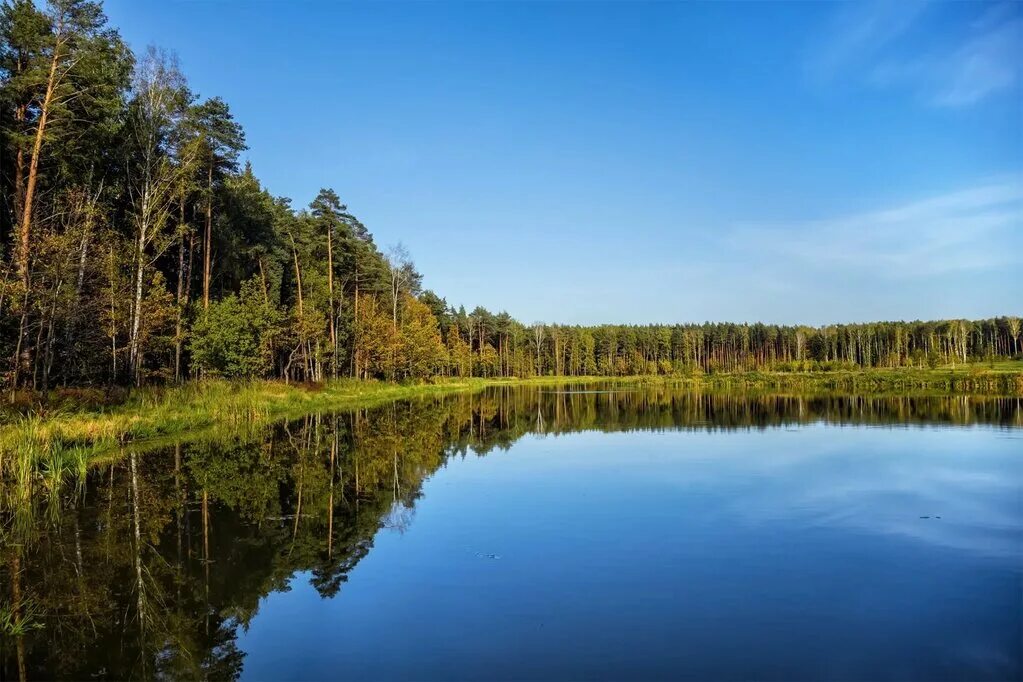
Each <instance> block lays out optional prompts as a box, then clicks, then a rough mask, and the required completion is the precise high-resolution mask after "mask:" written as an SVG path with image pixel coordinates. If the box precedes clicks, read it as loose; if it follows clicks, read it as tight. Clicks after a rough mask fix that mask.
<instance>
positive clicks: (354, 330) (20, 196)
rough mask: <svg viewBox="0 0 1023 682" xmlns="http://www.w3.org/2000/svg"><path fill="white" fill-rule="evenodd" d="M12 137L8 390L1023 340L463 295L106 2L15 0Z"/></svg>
mask: <svg viewBox="0 0 1023 682" xmlns="http://www.w3.org/2000/svg"><path fill="white" fill-rule="evenodd" d="M0 145H2V148H3V154H2V155H0V249H2V252H0V367H2V368H3V370H4V371H3V375H2V376H3V384H4V385H5V386H6V387H7V388H8V389H9V390H8V395H12V394H14V393H15V392H16V391H17V390H19V389H29V390H37V391H43V392H46V391H49V390H50V389H53V388H54V387H74V386H91V387H95V386H133V387H139V386H143V385H168V384H173V383H180V382H183V381H186V380H196V379H208V378H216V377H224V378H234V379H257V378H262V379H271V378H277V379H285V380H289V381H298V382H323V381H327V380H330V379H337V378H342V377H353V378H359V379H382V380H388V381H404V380H409V379H417V380H421V379H428V378H434V377H449V378H459V379H466V378H471V377H482V378H494V377H512V376H514V377H532V376H549V375H561V376H590V375H602V376H612V377H622V376H629V375H636V374H642V375H659V376H670V377H676V378H691V379H695V378H698V377H701V376H704V375H718V374H721V373H728V374H735V373H750V372H756V373H757V375H756V376H752V375H751V378H750V381H752V382H754V383H756V384H765V385H766V384H769V383H771V382H776V381H777V380H776V379H774V378H773V375H772V376H761V375H762V374H763V373H764V372H771V373H773V372H809V371H824V372H837V373H842V372H850V371H853V370H857V369H860V368H887V369H900V368H918V369H936V368H938V367H941V366H944V365H949V366H952V365H954V366H956V367H959V366H961V365H964V364H967V363H970V362H978V361H980V362H985V363H987V364H988V365H991V364H994V363H996V362H997V361H998V360H999V359H1002V358H1009V357H1014V356H1019V355H1020V353H1021V351H1023V347H1021V337H1020V320H1019V318H1017V317H1013V316H1004V317H998V318H992V319H986V320H960V319H955V320H939V321H933V322H877V323H868V324H849V325H842V324H836V325H825V326H818V327H811V326H804V325H788V326H785V325H773V324H760V323H757V324H728V323H704V324H676V325H646V326H631V325H598V326H574V325H560V324H555V323H542V322H537V323H532V324H526V323H523V322H520V321H517V320H515V319H513V318H512V317H511V316H510V315H509V314H507V313H505V312H492V311H488V310H485V309H483V308H481V307H476V308H474V309H471V310H470V311H467V309H466V308H465V307H463V306H461V305H457V306H456V305H451V304H449V303H448V302H447V301H446V300H445V299H443V298H442V297H441V296H440V295H438V294H436V293H434V292H432V291H429V290H426V289H424V288H423V277H422V275H421V274H420V273H419V272H418V271H417V270H416V267H415V265H414V263H413V261H412V259H411V257H410V256H409V254H408V253H407V251H406V250H405V249H404V248H402V247H400V246H394V247H391V248H389V249H381V248H380V247H378V245H377V244H376V243H375V242H374V239H373V236H372V234H371V232H370V230H369V229H368V228H367V227H366V226H365V225H364V224H363V223H362V222H361V221H360V220H359V219H358V218H357V217H356V215H355V213H354V212H353V211H352V210H349V208H348V207H347V206H346V204H345V203H344V202H343V201H342V199H341V197H340V195H339V194H338V193H337V192H335V191H334V190H333V189H330V188H327V187H325V188H324V189H322V190H321V191H320V192H319V193H318V195H317V196H316V197H315V199H314V200H313V201H312V202H311V203H310V204H309V205H308V206H305V207H299V206H295V205H293V204H292V202H291V200H289V199H287V198H285V197H279V196H275V195H274V194H273V193H272V192H271V190H270V189H268V188H266V187H265V186H263V184H262V183H261V182H260V180H259V179H258V177H257V175H256V172H255V169H253V168H252V167H251V165H249V164H247V163H242V162H241V155H242V154H243V152H244V151H245V148H246V142H245V133H244V129H243V127H242V125H241V123H240V122H238V121H236V120H235V119H234V117H233V115H232V113H231V110H230V107H229V105H228V103H227V102H225V101H223V100H222V99H220V98H218V97H216V96H212V97H208V98H201V97H199V96H198V95H197V94H196V93H195V92H194V91H192V90H191V89H190V88H189V86H188V83H187V80H186V78H185V76H184V74H183V73H182V72H181V71H180V69H179V68H178V66H177V63H176V61H175V59H174V57H173V55H172V54H170V53H168V52H166V51H163V50H161V49H156V48H150V49H147V50H145V51H143V52H140V53H138V54H133V53H132V51H131V50H129V48H128V47H127V46H126V45H125V44H124V42H123V40H122V39H121V37H120V36H119V34H118V33H117V31H116V29H114V28H113V27H111V26H109V25H108V24H107V21H106V18H105V17H104V15H103V13H102V7H101V6H100V4H99V3H96V2H89V1H85V0H50V1H49V2H47V3H45V5H42V4H40V5H38V6H37V4H36V3H33V2H32V1H31V0H7V1H5V2H4V3H3V5H2V9H0ZM409 229H414V226H409ZM666 285H670V282H669V283H666ZM1007 312H1009V311H1007ZM847 381H849V380H848V379H842V382H843V383H845V382H847Z"/></svg>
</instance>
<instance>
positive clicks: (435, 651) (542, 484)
mask: <svg viewBox="0 0 1023 682" xmlns="http://www.w3.org/2000/svg"><path fill="white" fill-rule="evenodd" d="M1021 426H1023V405H1021V402H1020V401H1019V400H1017V399H990V398H975V397H974V398H964V397H957V398H920V399H905V398H902V399H883V398H853V397H844V398H836V397H831V398H821V399H808V398H794V397H782V396H763V397H754V398H748V397H741V396H727V395H725V396H722V395H694V394H691V393H682V392H673V391H671V390H670V389H656V390H639V391H618V392H610V393H607V392H604V393H601V392H592V387H591V388H590V391H589V392H580V393H572V392H566V391H539V390H536V389H516V390H512V389H502V390H494V391H491V392H488V393H485V394H482V395H475V396H468V395H461V396H454V397H451V398H447V399H438V400H425V401H421V402H414V403H396V404H393V405H387V406H384V407H380V408H376V409H372V410H367V411H358V412H346V413H340V414H322V415H311V416H309V417H308V418H305V419H302V420H299V421H295V422H290V423H287V424H280V425H276V426H273V427H268V428H265V429H258V430H255V431H250V432H246V433H240V434H239V433H217V434H204V435H203V437H202V438H201V439H200V440H199V441H196V442H192V443H183V444H180V445H171V446H168V447H165V448H163V449H156V450H149V451H131V450H126V451H125V453H124V456H123V458H121V459H119V460H118V461H117V462H116V463H114V464H112V465H107V466H103V467H99V468H97V469H96V470H94V471H93V472H92V473H91V474H90V475H89V479H88V481H87V483H86V484H85V485H84V486H81V487H79V488H77V489H70V490H66V491H64V492H63V493H62V494H59V495H49V496H47V495H44V494H42V493H41V494H40V495H39V496H37V503H36V505H35V507H34V508H32V509H19V510H17V512H12V511H11V510H7V511H6V512H4V516H3V535H2V536H0V540H2V542H3V548H2V550H0V551H2V557H0V558H2V560H3V564H2V567H0V590H2V591H0V608H3V609H5V610H6V612H7V613H10V611H11V609H12V608H13V609H17V610H18V611H19V612H20V613H21V614H23V618H24V620H25V622H27V623H29V624H30V625H31V628H30V629H28V631H27V632H26V633H25V634H24V635H23V636H20V637H14V636H10V635H9V634H8V635H5V637H4V641H3V652H2V656H0V665H2V668H0V672H2V673H3V679H18V678H19V677H20V676H22V675H24V676H26V677H27V678H30V679H36V678H54V677H56V678H76V679H104V678H129V677H130V678H150V677H170V678H175V679H177V678H198V677H206V678H212V679H221V678H232V677H241V678H246V679H253V680H263V679H288V678H291V679H310V678H330V679H343V678H352V679H417V680H420V679H425V680H429V679H516V680H517V679H612V680H621V679H668V678H671V679H678V678H688V679H700V680H743V679H754V678H755V679H766V680H797V679H814V680H817V679H830V680H864V679H871V680H887V679H890V680H941V679H968V680H1017V679H1020V677H1021V675H1023V607H1021V603H1023V602H1021V599H1023V428H1021Z"/></svg>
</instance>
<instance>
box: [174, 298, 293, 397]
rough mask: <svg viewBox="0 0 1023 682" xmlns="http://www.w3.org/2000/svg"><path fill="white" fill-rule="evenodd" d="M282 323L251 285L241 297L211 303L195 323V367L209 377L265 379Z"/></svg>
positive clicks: (193, 341)
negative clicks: (263, 377)
mask: <svg viewBox="0 0 1023 682" xmlns="http://www.w3.org/2000/svg"><path fill="white" fill-rule="evenodd" d="M280 320H281V313H280V311H279V310H277V309H276V308H275V307H273V306H272V305H270V304H269V303H268V302H266V301H264V299H263V294H262V292H261V291H259V290H258V289H256V288H255V283H254V282H247V283H246V284H245V285H243V286H242V292H241V295H240V296H235V295H234V294H231V295H230V296H228V297H227V298H225V299H223V300H221V301H218V302H216V303H211V304H210V307H209V308H207V309H206V310H204V311H203V312H202V313H201V314H200V315H199V319H197V320H196V321H195V324H194V325H193V326H192V337H191V341H190V343H189V349H190V350H191V353H192V362H193V364H194V366H195V367H196V368H197V369H198V370H199V371H200V372H203V373H205V374H206V375H207V376H216V377H228V378H252V377H261V376H264V375H265V374H267V372H268V370H269V369H270V367H271V365H272V362H273V345H274V339H275V338H276V335H277V333H278V332H279V330H280Z"/></svg>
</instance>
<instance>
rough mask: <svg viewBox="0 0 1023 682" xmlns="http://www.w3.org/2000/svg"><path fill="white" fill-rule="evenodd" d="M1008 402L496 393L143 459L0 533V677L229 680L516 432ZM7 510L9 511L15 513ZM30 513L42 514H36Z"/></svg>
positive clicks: (277, 429) (753, 425) (1006, 409)
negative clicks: (269, 628)
mask: <svg viewBox="0 0 1023 682" xmlns="http://www.w3.org/2000/svg"><path fill="white" fill-rule="evenodd" d="M1020 408H1021V405H1020V399H1017V398H1011V399H998V398H982V397H976V396H955V397H922V398H921V397H893V398H883V397H850V396H816V397H813V396H799V395H791V396H787V395H763V396H748V395H747V396H736V395H722V394H701V393H681V392H678V391H675V390H672V389H671V388H670V387H655V388H649V389H641V390H619V391H609V392H577V391H572V390H558V391H549V390H541V389H537V388H497V389H492V390H488V391H485V392H483V393H478V394H465V395H457V396H453V397H449V398H446V399H423V400H419V401H414V402H402V403H394V404H390V405H386V406H383V407H380V408H376V409H372V410H356V411H351V412H345V413H338V414H322V415H320V414H314V415H308V416H307V417H305V418H304V419H301V420H298V421H294V422H289V423H286V424H279V425H276V426H272V427H266V428H263V429H255V430H253V429H249V430H247V431H245V432H243V433H233V432H225V433H217V434H213V435H206V436H204V437H203V438H202V439H201V440H197V441H193V442H180V443H177V444H175V445H173V446H171V447H169V448H163V449H156V450H151V451H146V452H143V451H142V450H141V449H137V448H136V449H126V450H125V451H124V452H123V453H122V455H121V456H120V457H118V458H116V459H115V460H114V461H113V462H112V463H109V464H106V465H103V466H100V467H96V468H94V469H92V470H90V471H89V472H88V473H87V474H86V477H85V479H84V485H81V486H78V487H70V488H67V489H64V490H62V491H61V490H57V491H51V492H50V493H49V494H47V493H46V491H45V489H40V490H39V491H38V492H37V493H36V494H33V495H32V496H30V497H29V498H28V499H23V498H21V497H18V495H5V498H4V499H5V503H4V507H3V511H2V516H0V524H2V525H0V587H2V590H0V627H2V628H3V645H4V646H3V653H2V657H0V666H2V667H0V672H2V673H3V675H2V677H3V679H39V678H54V677H57V678H103V677H112V678H129V677H143V678H148V677H158V678H159V677H163V678H173V679H192V678H207V679H225V678H234V677H237V676H239V675H240V673H241V671H242V666H243V664H244V653H243V652H242V651H241V650H240V649H239V648H238V645H237V637H238V632H239V629H240V628H243V629H244V628H247V627H248V625H249V624H250V623H251V621H252V619H253V617H254V616H255V615H256V613H257V611H258V609H259V603H260V600H261V599H262V598H263V597H265V596H266V595H268V594H270V593H272V592H275V591H286V590H288V589H289V587H288V586H289V582H290V580H291V579H292V578H293V576H294V575H295V574H296V573H298V572H307V573H308V574H309V575H310V583H311V585H312V586H313V587H314V588H315V589H316V590H317V591H318V592H319V594H320V595H322V596H323V597H324V598H332V597H335V596H337V595H338V594H339V593H340V592H341V591H342V589H343V588H344V585H345V583H346V582H347V580H348V576H349V575H350V573H351V571H352V569H353V568H354V567H355V566H356V565H357V564H358V563H359V561H360V560H361V559H362V558H363V557H364V556H366V555H367V554H368V553H369V551H370V550H371V549H372V547H373V541H374V538H375V537H376V534H377V533H378V532H379V531H380V530H381V529H382V528H390V529H394V530H397V531H399V532H404V531H405V530H407V529H408V528H409V526H410V524H411V523H412V522H413V519H414V510H415V505H416V502H417V500H418V499H419V498H420V496H421V495H422V489H423V484H424V481H425V480H426V479H427V478H428V477H429V476H430V475H431V474H432V473H433V472H435V471H437V469H438V468H439V467H441V466H443V465H444V464H445V463H446V462H447V461H448V459H449V458H451V457H465V456H467V455H468V454H469V453H470V452H471V453H473V454H475V455H477V456H483V455H485V454H487V453H489V452H491V451H492V450H494V449H495V448H496V449H501V450H503V449H507V448H509V447H510V446H511V445H512V444H513V443H514V442H515V441H516V440H517V439H518V438H520V437H521V436H523V435H524V434H527V433H536V434H543V435H545V436H548V437H556V436H557V435H559V434H565V433H570V432H575V431H581V430H599V431H628V430H637V429H643V430H668V429H696V430H707V431H714V430H722V429H766V428H773V427H780V426H785V425H791V424H808V423H813V422H816V421H826V422H829V423H836V424H878V425H906V424H955V425H969V424H993V425H1000V426H1012V427H1019V426H1021V425H1023V423H1021V414H1023V410H1021V409H1020ZM14 499H22V500H23V501H22V502H20V503H18V504H14V503H12V502H10V501H11V500H14ZM41 501H45V508H43V507H42V506H41V505H40V503H41Z"/></svg>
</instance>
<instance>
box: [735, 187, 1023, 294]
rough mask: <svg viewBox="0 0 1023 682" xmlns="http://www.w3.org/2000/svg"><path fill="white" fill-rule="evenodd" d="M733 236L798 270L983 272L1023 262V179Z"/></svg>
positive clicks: (747, 227)
mask: <svg viewBox="0 0 1023 682" xmlns="http://www.w3.org/2000/svg"><path fill="white" fill-rule="evenodd" d="M729 242H730V245H731V247H732V248H741V249H745V250H748V251H750V253H751V254H756V255H757V256H758V259H759V260H761V261H762V262H768V263H774V264H776V265H777V267H779V268H780V269H781V270H782V271H785V272H787V273H788V275H789V276H790V277H799V275H800V273H822V272H823V273H827V275H828V277H829V278H831V279H835V278H842V277H853V276H860V275H870V276H871V277H873V278H878V279H888V280H905V279H907V278H921V277H931V276H938V275H944V274H950V273H955V272H963V271H981V272H983V271H984V270H988V269H991V268H996V267H1002V266H1005V265H1010V264H1018V263H1021V262H1023V178H1019V177H1012V178H1008V179H1005V180H1001V181H996V182H990V183H987V184H983V185H979V186H976V187H970V188H966V189H960V190H957V191H953V192H948V193H945V194H942V195H938V196H932V197H929V198H926V199H923V200H919V201H914V202H910V203H906V204H903V205H898V206H893V207H889V208H883V209H878V210H875V211H868V212H864V213H860V214H856V215H848V216H839V217H835V218H831V219H825V220H814V221H802V222H795V223H789V224H784V225H779V224H744V225H739V226H736V227H735V229H734V230H732V231H731V233H730V234H729Z"/></svg>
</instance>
